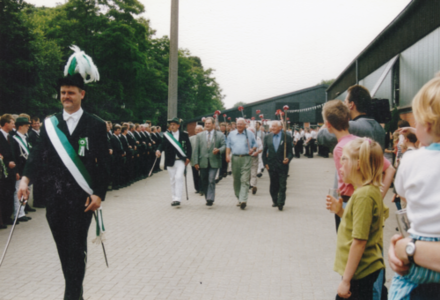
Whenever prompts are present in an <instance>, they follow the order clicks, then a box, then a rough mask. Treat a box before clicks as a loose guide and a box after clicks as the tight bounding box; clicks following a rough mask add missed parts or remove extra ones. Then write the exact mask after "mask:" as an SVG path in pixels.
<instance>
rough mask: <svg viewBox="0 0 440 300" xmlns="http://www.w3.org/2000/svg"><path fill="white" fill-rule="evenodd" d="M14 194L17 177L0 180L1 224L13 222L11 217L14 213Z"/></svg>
mask: <svg viewBox="0 0 440 300" xmlns="http://www.w3.org/2000/svg"><path fill="white" fill-rule="evenodd" d="M14 192H15V176H14V178H2V179H0V211H1V220H0V224H4V225H5V224H7V223H10V222H11V220H12V219H11V216H12V214H13V213H14Z"/></svg>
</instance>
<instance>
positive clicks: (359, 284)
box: [336, 270, 380, 300]
mask: <svg viewBox="0 0 440 300" xmlns="http://www.w3.org/2000/svg"><path fill="white" fill-rule="evenodd" d="M379 273H380V270H378V271H376V272H374V273H371V274H370V275H367V276H366V277H364V278H362V279H359V280H351V281H350V292H351V296H350V298H349V299H350V300H371V299H373V285H374V282H375V281H376V279H377V276H379ZM343 299H344V298H342V297H339V296H338V295H336V300H343Z"/></svg>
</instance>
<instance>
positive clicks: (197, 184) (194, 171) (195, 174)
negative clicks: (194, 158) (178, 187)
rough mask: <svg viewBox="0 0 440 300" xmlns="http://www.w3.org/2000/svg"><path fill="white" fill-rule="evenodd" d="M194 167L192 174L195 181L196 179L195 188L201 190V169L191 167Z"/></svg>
mask: <svg viewBox="0 0 440 300" xmlns="http://www.w3.org/2000/svg"><path fill="white" fill-rule="evenodd" d="M191 169H192V174H193V181H194V188H195V190H196V191H197V192H200V189H201V187H200V175H199V171H197V169H196V168H194V167H191Z"/></svg>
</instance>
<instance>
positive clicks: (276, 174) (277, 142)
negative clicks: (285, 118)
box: [263, 121, 293, 211]
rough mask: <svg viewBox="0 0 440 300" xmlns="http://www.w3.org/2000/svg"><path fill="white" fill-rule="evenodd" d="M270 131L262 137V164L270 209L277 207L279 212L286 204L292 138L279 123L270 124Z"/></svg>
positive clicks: (291, 155) (291, 156)
mask: <svg viewBox="0 0 440 300" xmlns="http://www.w3.org/2000/svg"><path fill="white" fill-rule="evenodd" d="M270 129H271V132H272V133H271V134H267V135H266V136H265V137H264V143H263V144H264V148H263V163H264V166H265V168H266V169H267V170H268V171H269V178H270V195H271V197H272V202H273V204H272V207H278V209H279V210H280V211H281V210H283V207H284V204H285V202H286V185H287V174H288V173H289V163H290V161H291V160H292V158H293V152H292V146H293V143H292V136H291V135H290V134H286V133H285V132H283V130H282V125H281V122H280V121H274V122H272V124H271V128H270ZM284 149H286V154H284Z"/></svg>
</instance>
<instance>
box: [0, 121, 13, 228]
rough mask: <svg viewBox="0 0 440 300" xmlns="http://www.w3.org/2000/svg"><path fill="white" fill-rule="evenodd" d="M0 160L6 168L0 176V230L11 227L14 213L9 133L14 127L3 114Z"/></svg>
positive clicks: (0, 130) (0, 131)
mask: <svg viewBox="0 0 440 300" xmlns="http://www.w3.org/2000/svg"><path fill="white" fill-rule="evenodd" d="M0 125H1V129H0V158H2V159H3V163H4V165H5V168H6V172H7V173H8V174H7V176H6V175H5V174H2V176H0V229H4V228H6V225H12V224H13V222H12V219H11V216H12V213H13V211H14V192H15V181H16V174H15V167H16V164H15V162H14V156H13V154H12V149H11V143H12V136H11V135H10V132H11V131H12V129H13V128H14V126H15V120H14V118H13V117H12V116H11V115H9V114H4V115H3V116H2V117H1V119H0Z"/></svg>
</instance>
